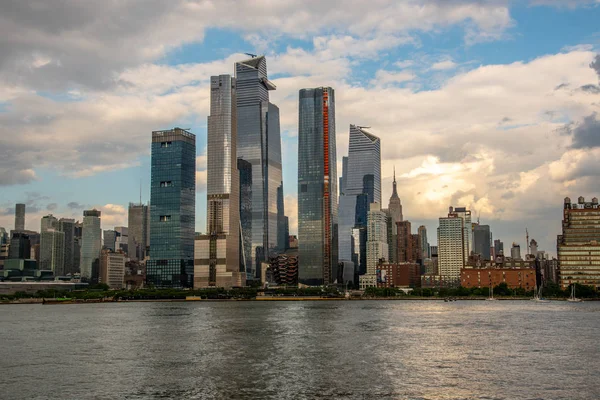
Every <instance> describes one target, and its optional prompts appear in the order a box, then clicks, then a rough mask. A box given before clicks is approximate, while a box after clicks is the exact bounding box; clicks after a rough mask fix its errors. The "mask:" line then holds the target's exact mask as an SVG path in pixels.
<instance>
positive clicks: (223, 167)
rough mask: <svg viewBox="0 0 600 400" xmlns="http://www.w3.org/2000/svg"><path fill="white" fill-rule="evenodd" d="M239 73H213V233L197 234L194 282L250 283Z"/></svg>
mask: <svg viewBox="0 0 600 400" xmlns="http://www.w3.org/2000/svg"><path fill="white" fill-rule="evenodd" d="M236 132H237V121H236V87H235V79H233V78H232V77H231V76H230V75H220V76H212V77H211V78H210V115H209V116H208V134H207V141H208V144H207V151H206V153H207V155H208V160H207V161H208V162H207V176H208V183H207V220H206V230H207V234H206V235H202V236H200V237H198V238H196V242H195V251H194V253H195V255H194V287H197V288H200V287H209V286H217V287H232V286H243V285H245V283H246V276H245V274H243V273H241V272H242V271H240V218H239V216H240V205H239V201H240V196H239V191H240V184H239V172H238V169H237V162H238V160H237V158H236V146H237V134H236Z"/></svg>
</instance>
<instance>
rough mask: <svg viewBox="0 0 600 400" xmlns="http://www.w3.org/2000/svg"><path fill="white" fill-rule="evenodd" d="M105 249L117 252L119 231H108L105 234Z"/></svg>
mask: <svg viewBox="0 0 600 400" xmlns="http://www.w3.org/2000/svg"><path fill="white" fill-rule="evenodd" d="M103 242H104V246H103V247H104V248H105V249H109V250H110V251H112V252H114V251H115V243H116V242H117V231H115V230H113V229H108V230H105V231H104V232H103Z"/></svg>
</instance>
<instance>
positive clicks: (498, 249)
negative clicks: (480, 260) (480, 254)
mask: <svg viewBox="0 0 600 400" xmlns="http://www.w3.org/2000/svg"><path fill="white" fill-rule="evenodd" d="M500 254H504V243H503V242H502V241H501V240H500V239H496V240H494V255H495V256H496V257H498V256H499V255H500Z"/></svg>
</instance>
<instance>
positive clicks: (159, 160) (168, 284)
mask: <svg viewBox="0 0 600 400" xmlns="http://www.w3.org/2000/svg"><path fill="white" fill-rule="evenodd" d="M151 170H152V176H151V179H150V182H151V184H150V259H149V260H148V262H147V263H146V283H147V284H149V285H153V286H155V287H160V288H183V287H192V286H193V282H194V230H195V229H194V226H195V204H196V136H195V135H194V134H192V133H190V132H188V131H186V130H184V129H181V128H173V129H171V130H166V131H155V132H152V166H151Z"/></svg>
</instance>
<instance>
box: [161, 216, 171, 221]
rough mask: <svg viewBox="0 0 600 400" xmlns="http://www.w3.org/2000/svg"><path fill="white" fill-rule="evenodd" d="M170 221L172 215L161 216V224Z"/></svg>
mask: <svg viewBox="0 0 600 400" xmlns="http://www.w3.org/2000/svg"><path fill="white" fill-rule="evenodd" d="M170 220H171V216H170V215H161V216H160V222H169V221H170Z"/></svg>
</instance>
